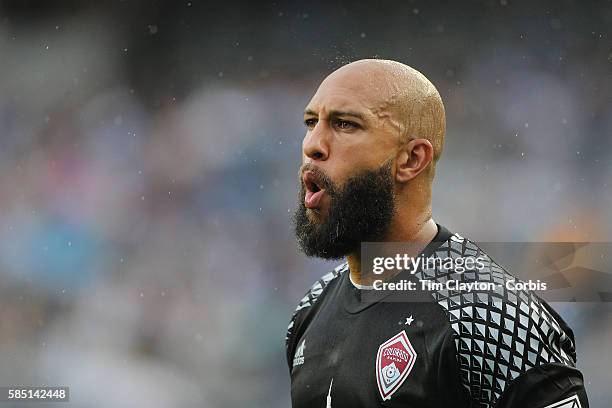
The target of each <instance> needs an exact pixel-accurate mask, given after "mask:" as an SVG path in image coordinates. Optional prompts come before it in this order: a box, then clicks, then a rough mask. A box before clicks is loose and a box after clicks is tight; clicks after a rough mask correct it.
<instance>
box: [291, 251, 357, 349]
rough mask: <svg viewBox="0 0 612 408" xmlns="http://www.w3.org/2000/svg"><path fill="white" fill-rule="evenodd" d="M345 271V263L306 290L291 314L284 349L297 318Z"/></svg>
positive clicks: (346, 265) (346, 266)
mask: <svg viewBox="0 0 612 408" xmlns="http://www.w3.org/2000/svg"><path fill="white" fill-rule="evenodd" d="M346 271H348V264H347V263H346V262H345V263H343V264H341V265H338V266H337V267H335V268H334V269H333V270H332V271H331V272H329V273H327V274H325V275H323V276H322V277H321V278H320V279H319V280H317V281H316V282H315V283H314V284H313V285H312V286H311V287H310V289H308V291H307V292H306V294H305V295H304V297H303V298H302V299H301V300H300V301H299V303H298V305H297V307H296V309H295V311H294V312H293V316H291V321H290V322H289V326H288V327H287V335H286V336H285V346H286V347H288V346H289V342H290V340H291V337H292V335H293V333H294V329H295V327H296V326H297V324H298V320H299V317H300V316H301V315H303V314H304V313H305V312H306V309H308V308H311V307H312V306H313V305H314V304H315V303H316V302H317V300H318V299H319V297H320V296H321V295H322V293H323V291H324V290H325V288H326V287H328V286H329V284H330V283H331V282H333V281H334V280H335V279H336V278H337V277H339V276H341V275H342V274H343V273H345V272H346Z"/></svg>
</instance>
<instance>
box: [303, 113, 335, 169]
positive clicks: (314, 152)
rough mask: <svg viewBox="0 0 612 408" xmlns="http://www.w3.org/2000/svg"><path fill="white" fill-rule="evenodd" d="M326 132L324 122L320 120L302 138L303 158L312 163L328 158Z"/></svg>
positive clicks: (327, 136) (327, 137)
mask: <svg viewBox="0 0 612 408" xmlns="http://www.w3.org/2000/svg"><path fill="white" fill-rule="evenodd" d="M328 132H329V130H328V129H326V126H325V122H323V121H321V120H320V121H319V122H318V123H317V124H316V125H315V127H314V128H312V130H310V131H309V132H308V133H307V134H306V137H304V141H303V142H302V151H303V152H304V156H306V157H307V158H309V159H310V160H313V161H324V160H327V159H328V157H329V135H328Z"/></svg>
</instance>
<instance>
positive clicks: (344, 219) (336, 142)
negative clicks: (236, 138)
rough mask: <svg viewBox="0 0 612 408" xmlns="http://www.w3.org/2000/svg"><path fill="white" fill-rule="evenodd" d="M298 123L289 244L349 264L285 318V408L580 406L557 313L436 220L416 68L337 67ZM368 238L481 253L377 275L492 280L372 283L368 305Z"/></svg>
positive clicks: (435, 106)
mask: <svg viewBox="0 0 612 408" xmlns="http://www.w3.org/2000/svg"><path fill="white" fill-rule="evenodd" d="M304 124H305V125H306V128H307V129H306V136H305V137H304V141H303V145H302V149H303V158H302V167H301V170H300V186H301V189H300V202H299V203H298V207H297V210H296V212H295V216H294V221H295V232H296V236H297V240H298V243H299V246H300V248H301V249H302V251H303V252H304V253H305V254H306V255H307V256H314V257H320V258H324V259H344V258H345V259H346V262H344V263H342V264H341V265H339V266H338V267H337V268H335V269H334V270H333V271H332V272H331V273H329V274H327V275H325V276H323V277H322V278H321V279H320V280H319V281H318V282H316V283H315V284H314V285H313V286H312V288H311V289H310V290H309V291H308V292H307V293H306V296H304V298H303V299H302V300H301V301H300V303H299V305H298V307H297V309H296V311H295V313H294V315H293V318H292V319H291V323H290V324H289V328H288V332H287V338H286V352H287V361H288V364H289V369H290V373H291V399H292V404H293V406H294V407H296V408H301V407H307V408H313V407H324V406H325V407H332V406H333V407H334V408H340V407H351V408H356V407H368V408H370V407H383V406H384V407H410V408H422V407H436V408H441V407H453V408H457V407H479V408H480V407H483V408H484V407H486V408H489V407H491V408H492V407H496V408H508V407H534V408H544V407H549V408H552V407H555V408H561V407H563V408H570V407H572V408H578V407H581V408H584V407H587V406H588V402H587V398H586V393H585V390H584V385H583V377H582V374H581V373H580V372H579V371H578V370H577V369H576V367H575V365H576V353H575V344H574V337H573V334H572V331H571V330H570V329H569V328H568V327H567V325H566V324H565V323H564V322H563V320H562V319H561V317H560V316H559V315H558V314H557V313H555V311H554V310H552V308H550V306H549V305H548V304H546V303H545V302H544V301H543V300H541V299H540V298H539V297H537V296H536V295H535V294H534V293H532V292H530V291H526V290H511V289H508V288H507V287H506V286H504V283H505V282H507V281H509V280H513V279H514V278H513V277H512V275H510V274H509V273H508V272H506V271H505V270H504V269H503V268H501V267H500V266H499V265H497V264H496V263H495V262H494V261H493V260H491V258H490V257H488V255H487V254H486V253H484V252H483V251H482V250H481V249H480V248H479V247H478V246H477V245H475V244H474V243H473V242H471V241H469V240H467V239H465V238H463V237H462V236H460V235H458V234H455V233H452V232H450V231H448V230H447V229H446V228H444V227H443V226H441V225H438V224H436V222H434V220H433V219H432V212H431V191H432V181H433V179H434V175H435V170H436V163H437V161H438V159H439V158H440V155H441V153H442V147H443V144H444V136H445V127H446V125H445V112H444V106H443V104H442V100H441V98H440V95H439V93H438V91H437V90H436V88H435V87H434V85H433V84H432V83H431V82H430V81H429V80H428V79H427V78H426V77H425V76H424V75H422V74H421V73H420V72H418V71H416V70H415V69H413V68H411V67H408V66H406V65H404V64H401V63H399V62H395V61H386V60H360V61H356V62H353V63H350V64H348V65H345V66H343V67H341V68H340V69H338V70H336V71H335V72H333V73H332V74H330V75H329V76H328V77H327V78H325V80H324V81H323V82H322V83H321V85H320V86H319V88H318V90H317V91H316V93H315V95H314V96H313V97H312V99H311V101H310V102H309V103H308V105H307V107H306V109H305V111H304ZM364 242H381V243H389V242H397V243H405V244H406V247H407V248H408V247H411V248H414V247H417V248H419V250H418V251H417V252H418V253H412V255H419V256H422V257H428V258H431V259H436V258H441V257H445V258H449V257H450V258H452V259H458V258H461V257H466V256H473V257H477V258H479V259H480V262H481V263H480V267H479V268H478V269H477V270H473V271H470V272H471V273H458V271H456V270H453V268H450V269H447V268H442V267H440V266H439V265H440V264H439V263H438V264H437V265H438V266H434V267H420V268H416V269H415V270H412V271H410V274H409V276H404V275H405V271H404V272H402V271H399V272H398V273H397V274H393V275H392V276H386V277H385V279H384V282H385V283H389V282H398V281H400V280H401V279H403V278H408V279H413V280H415V279H416V280H421V281H428V282H433V283H444V282H447V281H448V280H449V279H457V280H459V281H461V282H476V281H487V282H491V283H492V284H494V285H498V286H499V289H498V290H487V289H478V288H477V289H474V290H471V291H469V292H466V291H463V292H460V291H449V290H443V289H433V290H430V289H423V290H420V289H418V288H417V290H413V291H410V292H407V294H406V296H408V297H409V299H408V300H409V301H405V302H398V301H388V298H387V294H383V293H381V294H380V295H375V296H370V297H369V298H370V301H368V302H365V301H363V295H364V294H369V293H373V292H372V291H374V290H375V286H376V281H377V280H378V281H380V277H379V276H377V275H375V274H373V273H371V270H369V269H368V267H366V265H362V262H363V260H362V243H364ZM413 252H414V251H413ZM434 265H435V263H434ZM408 279H405V280H408ZM379 283H380V282H379ZM472 286H474V285H472ZM426 298H427V299H426ZM372 299H373V300H372ZM428 300H429V301H428Z"/></svg>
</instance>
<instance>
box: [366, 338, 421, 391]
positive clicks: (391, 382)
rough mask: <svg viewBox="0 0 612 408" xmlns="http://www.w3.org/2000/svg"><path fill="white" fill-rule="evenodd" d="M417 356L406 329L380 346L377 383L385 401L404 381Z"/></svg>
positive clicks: (377, 360)
mask: <svg viewBox="0 0 612 408" xmlns="http://www.w3.org/2000/svg"><path fill="white" fill-rule="evenodd" d="M416 358H417V354H416V352H415V351H414V348H413V347H412V344H410V340H408V336H407V335H406V331H404V330H402V331H401V332H400V333H398V334H396V335H395V336H393V337H391V338H390V339H389V340H387V341H385V342H384V343H383V344H381V345H380V347H378V354H377V355H376V383H377V384H378V391H380V396H381V397H382V399H383V401H385V400H388V399H391V396H392V395H393V393H395V391H397V390H398V388H399V387H400V386H401V385H402V384H403V383H404V381H405V380H406V377H408V374H410V370H412V366H414V362H415V360H416Z"/></svg>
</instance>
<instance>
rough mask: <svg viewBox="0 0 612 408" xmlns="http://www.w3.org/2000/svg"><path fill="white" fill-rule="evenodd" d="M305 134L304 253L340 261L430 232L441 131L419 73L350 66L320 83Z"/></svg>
mask: <svg viewBox="0 0 612 408" xmlns="http://www.w3.org/2000/svg"><path fill="white" fill-rule="evenodd" d="M304 125H305V126H306V134H305V136H304V140H303V142H302V167H301V168H300V187H301V189H300V196H299V200H300V204H299V205H298V208H297V211H296V214H295V226H296V230H295V231H296V236H297V238H298V242H299V243H300V246H301V248H302V249H303V251H304V253H306V254H307V255H311V256H319V257H323V258H336V257H342V256H345V255H347V254H351V253H353V254H355V253H357V252H358V251H359V246H360V243H361V242H367V241H378V240H391V241H402V240H404V239H407V238H414V237H417V236H419V234H425V235H427V234H430V233H432V231H435V230H436V228H437V227H436V225H435V223H434V222H433V221H432V220H431V186H432V180H433V178H434V175H435V165H436V161H437V160H438V158H439V157H440V154H441V153H442V145H443V143H444V132H445V128H446V125H445V115H444V106H443V104H442V100H441V98H440V94H439V93H438V91H437V90H436V88H435V87H434V86H433V84H432V83H431V82H430V81H429V80H428V79H427V78H425V76H424V75H423V74H421V73H420V72H418V71H417V70H415V69H413V68H411V67H409V66H407V65H404V64H402V63H399V62H395V61H386V60H375V59H366V60H360V61H355V62H352V63H350V64H347V65H345V66H343V67H341V68H339V69H337V70H336V71H334V72H332V73H331V74H330V75H329V76H327V78H325V79H324V80H323V82H321V85H319V87H318V89H317V91H316V92H315V94H314V95H313V97H312V99H311V100H310V102H309V103H308V105H307V106H306V108H305V109H304ZM430 238H431V237H430ZM357 259H358V257H355V258H354V261H356V260H357ZM351 262H352V261H351ZM353 267H355V264H353Z"/></svg>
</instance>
